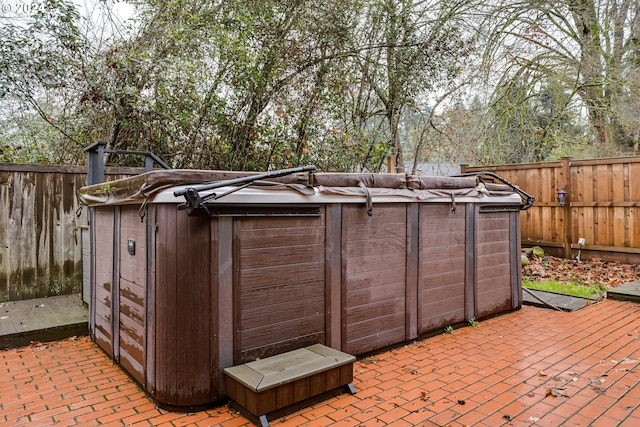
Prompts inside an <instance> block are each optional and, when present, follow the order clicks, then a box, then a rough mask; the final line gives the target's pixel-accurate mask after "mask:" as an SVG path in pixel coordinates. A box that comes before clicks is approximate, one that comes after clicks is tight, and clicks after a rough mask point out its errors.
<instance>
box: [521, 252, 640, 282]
mask: <svg viewBox="0 0 640 427" xmlns="http://www.w3.org/2000/svg"><path fill="white" fill-rule="evenodd" d="M522 275H523V276H528V277H530V278H531V280H534V281H540V282H542V281H546V280H555V281H557V282H560V283H571V282H577V283H580V284H584V285H590V284H595V283H597V284H600V285H603V286H606V287H607V288H615V287H616V286H619V285H622V284H624V283H628V282H633V281H634V280H638V279H640V266H639V265H636V264H622V263H619V262H612V261H601V260H599V259H597V258H594V259H591V260H585V261H580V262H578V261H576V260H574V259H565V258H556V257H552V256H550V255H545V256H544V257H542V258H538V257H533V259H531V260H530V262H529V264H528V265H525V266H524V267H522Z"/></svg>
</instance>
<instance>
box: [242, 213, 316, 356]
mask: <svg viewBox="0 0 640 427" xmlns="http://www.w3.org/2000/svg"><path fill="white" fill-rule="evenodd" d="M234 228H235V231H234V235H235V236H236V237H235V238H234V253H235V254H237V256H236V257H235V258H234V264H235V271H236V277H235V283H234V289H235V290H236V294H235V298H236V304H237V305H236V307H237V310H238V313H239V314H238V315H237V317H236V324H237V326H236V328H235V330H236V340H235V343H236V345H237V346H238V347H237V350H236V351H237V353H236V363H237V364H238V363H244V362H247V361H251V360H253V359H255V358H256V357H260V358H264V357H268V356H271V355H273V354H277V353H281V352H283V351H287V350H291V349H294V348H299V347H303V346H305V345H309V344H315V343H322V344H324V341H325V255H326V253H325V235H324V233H325V222H324V217H310V218H295V217H293V218H239V219H236V220H235V221H234ZM301 300H305V302H306V303H305V304H303V305H300V304H295V303H294V301H301Z"/></svg>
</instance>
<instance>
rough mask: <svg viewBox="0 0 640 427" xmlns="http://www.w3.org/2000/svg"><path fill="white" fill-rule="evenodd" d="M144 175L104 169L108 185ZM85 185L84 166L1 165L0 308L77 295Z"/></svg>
mask: <svg viewBox="0 0 640 427" xmlns="http://www.w3.org/2000/svg"><path fill="white" fill-rule="evenodd" d="M143 171H144V170H143V169H139V168H126V169H115V168H107V171H106V173H107V177H106V179H107V180H113V179H117V178H121V177H123V176H126V175H134V174H138V173H141V172H143ZM85 183H86V168H85V167H83V166H64V165H18V164H6V163H1V164H0V302H4V301H17V300H22V299H29V298H37V297H45V296H52V295H62V294H69V293H76V292H80V291H81V289H82V251H81V248H82V239H81V228H82V227H83V226H86V224H87V219H86V212H85V210H82V211H81V212H80V215H79V216H77V215H76V211H77V210H78V206H79V205H78V199H77V193H78V190H79V189H80V187H82V186H83V185H85Z"/></svg>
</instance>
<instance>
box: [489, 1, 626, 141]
mask: <svg viewBox="0 0 640 427" xmlns="http://www.w3.org/2000/svg"><path fill="white" fill-rule="evenodd" d="M638 11H639V10H638V4H636V2H632V1H631V0H616V1H604V0H565V1H559V2H551V1H547V0H535V1H533V2H530V1H529V2H519V1H517V2H512V1H503V2H498V3H495V4H493V3H492V4H491V5H490V6H489V11H488V14H487V16H488V19H487V21H486V23H485V28H486V29H487V32H486V34H485V35H486V40H487V51H486V56H485V67H486V70H487V72H488V75H489V74H490V75H491V76H494V77H495V76H496V75H497V76H498V78H499V79H500V81H501V82H502V84H500V85H498V87H504V86H505V84H508V82H509V81H514V80H519V79H518V77H517V76H522V75H525V74H529V75H530V76H535V78H532V79H530V80H529V83H530V85H529V87H528V89H527V91H528V92H530V93H533V92H538V93H540V90H541V88H543V87H545V85H547V84H550V83H553V84H561V86H562V88H563V91H564V93H565V94H567V95H569V96H570V98H571V99H572V101H573V100H579V101H580V103H581V105H582V106H584V108H585V109H586V111H587V112H588V117H589V120H590V123H591V126H592V129H593V138H594V139H595V141H596V143H597V144H598V145H599V146H600V147H602V148H604V149H606V148H607V147H609V146H611V145H612V144H613V143H614V142H615V143H617V144H620V145H628V144H629V143H630V141H631V140H630V137H629V134H628V132H626V131H625V128H624V126H623V124H622V122H621V117H620V115H619V114H618V112H617V111H618V109H617V105H618V104H619V102H620V101H621V99H622V98H621V94H622V93H624V92H625V86H627V76H628V73H629V72H630V71H631V70H633V68H634V65H633V62H632V61H631V58H632V57H633V56H634V55H635V52H636V51H637V43H636V42H635V40H637V39H638V34H637V32H638V26H637V25H636V23H637V20H638ZM539 82H542V83H543V84H542V85H539V84H538V83H539ZM565 105H567V106H571V105H575V103H574V102H567V103H565Z"/></svg>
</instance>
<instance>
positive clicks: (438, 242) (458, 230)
mask: <svg viewBox="0 0 640 427" xmlns="http://www.w3.org/2000/svg"><path fill="white" fill-rule="evenodd" d="M465 217H466V206H465V205H458V206H457V208H456V210H455V212H452V211H451V206H450V205H449V204H442V205H439V204H438V205H437V204H424V205H422V206H420V266H419V296H418V297H419V299H418V321H419V323H418V332H419V333H420V334H424V333H426V332H430V331H433V330H435V329H439V328H444V327H445V326H448V325H452V324H455V323H458V322H461V321H463V320H464V307H465V259H466V226H465V224H466V222H465Z"/></svg>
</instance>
